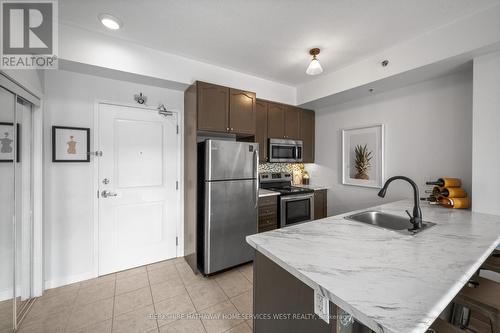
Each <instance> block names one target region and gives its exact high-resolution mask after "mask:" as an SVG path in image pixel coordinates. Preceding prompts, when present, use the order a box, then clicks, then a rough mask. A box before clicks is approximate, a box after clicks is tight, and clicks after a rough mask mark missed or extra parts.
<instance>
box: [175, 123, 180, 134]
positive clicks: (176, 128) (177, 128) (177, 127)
mask: <svg viewBox="0 0 500 333" xmlns="http://www.w3.org/2000/svg"><path fill="white" fill-rule="evenodd" d="M175 130H176V131H177V134H179V125H177V126H175Z"/></svg>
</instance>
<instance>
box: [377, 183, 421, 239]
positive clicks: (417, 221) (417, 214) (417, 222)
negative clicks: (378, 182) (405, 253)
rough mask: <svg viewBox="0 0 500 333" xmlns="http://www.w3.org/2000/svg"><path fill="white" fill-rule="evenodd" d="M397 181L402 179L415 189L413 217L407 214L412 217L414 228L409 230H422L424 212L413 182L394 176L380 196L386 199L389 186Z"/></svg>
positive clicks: (407, 212)
mask: <svg viewBox="0 0 500 333" xmlns="http://www.w3.org/2000/svg"><path fill="white" fill-rule="evenodd" d="M396 179H401V180H405V181H407V182H408V183H410V185H411V186H412V187H413V216H411V215H410V212H409V211H406V214H408V216H409V217H410V222H411V224H413V228H412V229H409V230H410V231H412V230H419V229H421V228H422V211H421V210H420V204H419V201H418V198H419V195H418V186H417V184H415V182H414V181H413V180H411V179H410V178H408V177H405V176H394V177H391V178H389V179H387V181H386V182H385V184H384V187H382V189H381V190H380V191H379V192H378V196H379V197H381V198H383V197H385V193H386V192H387V188H388V187H389V184H390V183H391V182H392V181H393V180H396Z"/></svg>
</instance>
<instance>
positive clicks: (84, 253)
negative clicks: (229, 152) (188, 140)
mask: <svg viewBox="0 0 500 333" xmlns="http://www.w3.org/2000/svg"><path fill="white" fill-rule="evenodd" d="M139 92H142V93H143V94H145V95H146V96H147V97H148V104H149V105H151V106H154V107H156V106H158V104H159V103H164V104H165V106H166V107H167V108H168V109H171V110H179V111H180V112H181V118H182V111H183V108H184V97H183V96H184V94H183V92H181V91H174V90H168V89H164V88H158V87H153V86H145V85H139V84H134V83H130V82H122V81H116V80H111V79H105V78H101V77H94V76H90V75H85V74H77V73H72V72H66V71H56V70H50V71H47V72H46V75H45V105H44V111H45V115H44V166H45V198H44V218H45V219H44V223H45V225H44V243H45V254H44V255H45V259H44V264H45V285H46V287H47V288H52V287H56V286H59V285H64V284H67V283H71V282H75V281H79V280H83V279H88V278H91V277H95V274H96V271H95V267H96V266H95V264H96V262H95V259H96V258H94V246H95V241H96V240H95V239H94V218H93V198H94V197H95V195H96V194H95V193H94V184H93V169H92V162H91V163H52V158H51V156H52V155H51V153H52V148H51V127H52V125H62V126H77V127H89V128H91V146H92V145H93V142H92V135H93V124H94V117H93V112H94V106H95V102H96V101H97V100H101V101H102V100H105V101H108V102H115V103H123V104H133V103H135V102H134V100H133V96H134V94H137V93H139ZM180 128H182V126H180ZM91 160H92V161H93V158H92V157H91Z"/></svg>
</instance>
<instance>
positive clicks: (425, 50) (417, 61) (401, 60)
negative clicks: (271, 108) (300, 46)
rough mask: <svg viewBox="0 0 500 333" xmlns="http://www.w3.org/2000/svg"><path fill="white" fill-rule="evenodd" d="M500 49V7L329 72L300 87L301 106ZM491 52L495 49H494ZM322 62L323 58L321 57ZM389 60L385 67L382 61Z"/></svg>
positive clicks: (497, 6) (498, 5)
mask: <svg viewBox="0 0 500 333" xmlns="http://www.w3.org/2000/svg"><path fill="white" fill-rule="evenodd" d="M499 47H500V4H496V5H494V6H492V7H491V8H487V9H485V10H482V11H480V12H477V13H474V14H472V15H469V16H466V17H463V18H461V19H459V20H456V21H454V22H452V23H450V24H447V25H444V26H441V27H438V28H437V29H434V30H432V31H428V32H425V33H423V34H422V35H420V36H417V37H415V38H412V39H409V40H405V41H403V42H402V43H400V44H397V45H394V46H393V47H390V48H388V49H386V50H383V51H381V52H379V53H377V54H371V55H369V56H367V57H366V59H364V60H361V61H359V62H357V63H354V64H352V65H350V66H347V67H344V68H341V69H339V70H337V71H335V72H330V73H328V72H327V73H325V74H324V75H320V76H318V78H317V79H315V80H313V81H309V82H307V83H304V84H302V85H300V86H298V87H297V103H298V104H304V103H307V102H311V101H314V100H317V99H319V98H324V97H326V96H330V95H333V94H338V93H340V92H343V91H346V90H349V89H353V88H356V87H359V86H362V85H365V84H369V83H371V82H374V81H377V80H381V79H384V78H389V77H391V76H394V75H396V74H400V73H404V72H407V71H410V70H413V69H417V68H420V67H423V66H427V65H430V64H433V63H438V62H442V61H446V60H451V61H452V60H453V59H454V58H457V57H462V58H463V62H466V61H467V60H471V59H472V58H473V57H474V55H476V56H477V55H478V54H477V53H481V52H483V53H484V52H485V50H489V49H496V50H498V49H499ZM490 52H491V50H490ZM320 59H321V57H320ZM384 59H388V60H389V66H387V67H382V66H381V65H380V63H381V61H382V60H384Z"/></svg>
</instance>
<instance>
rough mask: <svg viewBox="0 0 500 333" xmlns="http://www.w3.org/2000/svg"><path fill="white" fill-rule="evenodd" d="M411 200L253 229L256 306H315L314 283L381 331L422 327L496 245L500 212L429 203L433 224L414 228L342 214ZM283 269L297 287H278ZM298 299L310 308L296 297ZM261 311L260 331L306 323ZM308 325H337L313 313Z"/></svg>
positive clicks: (325, 328)
mask: <svg viewBox="0 0 500 333" xmlns="http://www.w3.org/2000/svg"><path fill="white" fill-rule="evenodd" d="M411 207H412V203H411V202H410V201H406V200H405V201H397V202H394V203H389V204H384V205H381V206H377V207H372V208H367V209H363V210H359V211H354V212H349V213H346V214H343V215H338V216H333V217H329V218H325V219H322V220H318V221H313V222H309V223H304V224H299V225H296V226H291V227H287V228H283V229H278V230H274V231H270V232H266V233H262V234H258V235H252V236H248V237H247V242H248V243H249V244H250V245H251V246H253V247H254V249H255V250H256V252H257V253H256V260H255V263H254V313H255V314H256V315H259V314H264V315H265V314H271V315H272V314H287V313H288V314H289V313H297V312H309V313H314V310H313V307H312V304H313V299H312V298H313V295H314V292H313V291H314V290H316V291H318V292H319V293H321V294H322V295H324V296H325V297H326V298H327V299H328V300H329V301H330V302H331V303H330V304H331V305H333V306H331V307H334V308H335V307H336V306H338V307H340V308H341V309H343V310H344V311H346V312H348V313H350V314H352V316H353V317H354V318H355V319H356V320H357V321H359V322H361V323H362V324H363V325H365V326H367V327H369V328H370V329H371V330H373V331H375V332H377V333H387V332H392V333H410V332H411V333H420V332H425V331H426V329H427V328H428V327H429V326H430V325H431V324H432V322H433V321H434V320H435V319H436V318H437V317H438V316H439V314H440V313H441V312H442V311H443V310H444V309H445V307H446V306H447V305H448V304H449V303H450V302H451V301H452V300H453V298H454V297H455V295H456V294H457V293H458V292H459V291H460V289H461V288H462V287H463V286H464V285H465V284H466V283H467V281H468V280H469V279H470V278H471V277H472V275H473V274H474V273H475V272H476V271H477V270H478V268H479V267H480V266H481V264H482V263H483V262H484V261H485V260H486V258H487V257H488V256H489V254H490V253H491V252H492V251H493V250H494V249H495V247H496V246H497V245H498V244H499V242H500V216H492V215H485V214H479V213H473V212H471V211H468V210H450V209H446V208H441V207H436V206H428V205H424V206H422V213H423V219H424V221H428V222H433V223H436V225H435V226H433V227H431V228H429V229H426V230H424V231H422V232H420V233H418V234H416V235H405V234H401V233H397V232H394V231H390V230H387V229H382V228H377V227H374V226H371V225H367V224H364V223H360V222H355V221H351V220H347V219H345V218H344V217H345V216H349V215H352V214H355V213H357V212H362V211H367V210H376V211H381V212H384V213H388V214H393V215H399V216H406V213H405V210H406V209H409V208H411ZM280 274H281V277H284V274H287V275H288V276H289V277H290V279H288V278H286V280H287V281H288V282H287V283H282V284H281V285H285V284H286V285H287V288H288V289H290V288H293V286H294V285H295V286H297V288H298V291H297V293H294V290H289V292H288V293H286V292H285V291H284V290H283V288H281V287H280V281H279V279H278V278H277V276H280ZM290 281H291V282H290ZM273 284H274V285H275V286H276V289H275V290H276V291H275V292H276V295H273V292H274V291H273V290H274V289H273ZM299 289H300V290H299ZM261 298H262V299H266V302H261V301H260V299H261ZM280 298H282V299H284V300H286V298H289V299H288V300H286V302H280V301H279V300H280ZM298 300H301V301H303V302H304V303H307V306H306V308H304V307H302V308H300V306H298V304H295V303H296V302H297V301H298ZM266 303H267V304H272V305H265V306H264V304H266ZM261 305H262V306H261ZM333 311H334V310H332V309H330V313H331V314H334V312H333ZM261 318H263V319H255V320H254V331H255V332H257V333H259V332H268V331H269V329H272V330H273V331H274V332H279V331H281V328H286V326H287V325H295V326H291V327H296V328H297V327H304V325H308V324H309V323H307V322H305V321H304V320H296V321H290V320H288V321H287V320H281V321H279V320H269V319H268V318H267V317H265V316H263V317H261ZM287 323H288V324H287ZM310 325H312V326H311V330H308V331H310V332H335V330H334V328H332V323H331V322H330V325H326V323H324V322H322V320H311V321H310ZM287 329H288V330H289V328H287ZM289 331H290V332H292V331H296V332H299V331H300V330H299V329H297V330H293V329H292V330H289Z"/></svg>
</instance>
